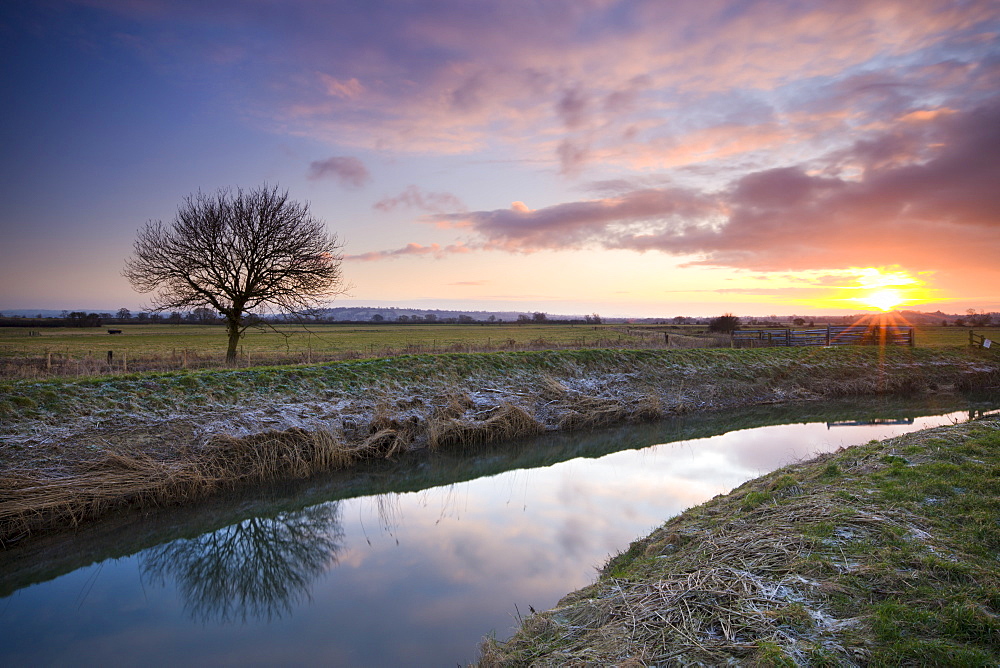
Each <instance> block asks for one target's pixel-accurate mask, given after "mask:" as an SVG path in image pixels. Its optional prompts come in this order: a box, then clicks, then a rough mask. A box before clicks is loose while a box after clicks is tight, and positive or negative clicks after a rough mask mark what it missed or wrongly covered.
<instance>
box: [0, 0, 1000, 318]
mask: <svg viewBox="0 0 1000 668" xmlns="http://www.w3.org/2000/svg"><path fill="white" fill-rule="evenodd" d="M998 31H1000V3H998V2H997V1H996V0H990V1H974V0H970V1H967V2H962V1H953V2H945V1H921V0H899V1H893V0H877V1H873V2H865V1H863V0H851V1H849V2H848V1H844V2H836V1H830V2H819V1H815V2H809V1H804V0H787V1H786V0H766V1H759V2H754V1H748V0H731V1H728V2H727V1H715V0H696V1H687V0H677V1H671V2H665V1H663V0H648V1H644V0H635V1H616V0H547V1H537V2H527V1H522V0H440V1H426V2H416V1H412V0H398V1H380V0H364V1H358V2H347V1H344V2H340V1H336V2H334V1H329V2H324V1H321V0H280V1H279V0H213V1H211V2H205V1H204V0H76V1H55V0H30V1H25V0H5V1H4V3H3V4H2V5H0V63H2V64H0V92H2V95H0V110H2V118H3V122H2V123H0V142H2V146H3V150H2V151H0V202H2V205H0V311H2V310H3V309H25V308H27V309H34V308H38V309H69V310H74V309H102V310H117V309H118V308H120V307H126V308H129V309H132V310H136V309H138V308H141V307H142V306H143V305H145V304H148V303H149V297H150V296H149V295H143V294H139V293H137V292H135V291H134V290H133V289H132V288H131V286H130V285H129V283H128V281H127V280H126V279H125V278H124V277H123V276H122V274H121V271H122V268H123V265H124V262H125V260H126V258H128V256H129V255H130V253H131V251H132V244H133V242H134V240H135V236H136V232H137V230H138V229H140V228H141V227H143V226H144V225H145V223H146V222H147V221H155V220H162V221H164V222H167V223H169V222H170V221H171V220H172V219H173V217H174V215H175V214H176V211H177V207H178V205H179V204H180V203H181V202H182V200H183V199H184V198H185V197H187V196H188V195H190V194H193V193H196V192H198V191H199V190H201V191H204V192H207V193H212V192H215V191H216V190H218V189H220V188H226V187H243V188H253V187H257V186H260V185H263V184H268V185H277V186H279V187H280V188H281V189H287V190H288V192H289V195H290V196H291V197H292V198H293V199H295V200H299V201H303V202H308V203H309V204H310V206H311V211H312V213H313V214H314V215H315V216H317V217H318V218H320V219H321V220H323V221H324V222H325V223H326V225H327V227H328V228H329V230H330V231H331V233H336V234H337V236H338V238H339V240H340V241H341V242H342V243H343V244H344V247H343V252H344V261H343V273H344V277H345V280H346V282H347V283H348V284H349V287H350V289H349V291H348V293H347V294H346V295H344V296H341V297H339V298H338V299H337V301H336V302H334V303H333V305H361V304H364V305H395V306H412V307H422V308H444V309H471V310H477V309H481V310H526V311H536V310H540V311H544V312H547V313H551V314H589V313H595V312H596V313H600V314H601V315H604V316H636V317H672V316H676V315H688V316H704V315H718V314H720V313H723V312H732V313H735V314H738V315H769V314H815V315H822V314H838V313H857V312H861V311H870V310H878V309H879V308H883V309H887V308H907V309H914V310H922V311H934V310H938V309H940V310H943V311H945V312H948V313H964V312H966V310H967V309H975V310H976V311H986V312H990V311H1000V39H998V34H997V33H998Z"/></svg>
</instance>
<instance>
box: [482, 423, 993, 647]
mask: <svg viewBox="0 0 1000 668" xmlns="http://www.w3.org/2000/svg"><path fill="white" fill-rule="evenodd" d="M997 480H1000V421H997V420H996V419H995V418H993V419H992V420H982V421H978V422H971V423H966V424H961V425H955V426H948V427H940V428H936V429H931V430H926V431H923V432H916V433H913V434H908V435H904V436H900V437H896V438H893V439H889V440H887V441H883V442H871V443H869V444H867V445H864V446H857V447H854V448H849V449H847V450H843V451H841V452H838V453H833V454H828V455H823V456H821V457H819V458H817V459H815V460H812V461H810V462H804V463H799V464H795V465H792V466H789V467H785V468H783V469H780V470H778V471H775V472H774V473H772V474H769V475H766V476H763V477H761V478H758V479H756V480H753V481H750V482H747V483H746V484H744V485H742V486H741V487H739V488H737V489H736V490H734V491H733V492H731V493H730V494H728V495H725V496H719V497H716V498H715V499H713V500H711V501H709V502H708V503H705V504H703V505H701V506H698V507H696V508H692V509H690V510H688V511H686V512H685V513H683V514H681V515H679V516H677V517H675V518H673V519H671V520H669V521H668V522H667V523H666V524H664V525H663V526H662V527H660V528H659V529H657V530H656V531H654V532H653V533H652V534H650V535H649V536H647V537H645V538H642V539H640V540H637V541H636V542H634V543H632V545H631V546H630V547H629V548H628V549H627V550H625V551H624V552H622V553H620V554H618V555H617V556H615V557H614V558H613V559H611V561H610V562H609V563H608V564H607V565H606V566H605V567H604V568H603V570H602V572H601V576H600V579H599V580H598V581H597V582H596V583H594V584H593V585H591V586H589V587H587V588H585V589H582V590H580V591H577V592H574V593H572V594H570V595H569V596H567V597H566V598H564V599H563V600H562V601H560V603H559V604H558V606H557V607H556V608H554V609H553V610H550V611H547V612H542V613H540V614H536V615H532V616H530V617H528V618H526V619H525V620H524V621H523V623H522V625H521V628H520V630H519V631H518V632H517V633H516V634H515V635H514V636H513V638H511V639H510V640H508V641H505V642H498V641H497V640H496V639H493V638H490V639H487V640H486V641H485V642H484V645H483V649H482V656H481V662H480V665H483V666H495V665H533V666H535V665H537V666H548V665H553V666H554V665H567V664H569V665H583V664H587V665H612V664H614V665H674V664H676V665H723V664H726V665H728V664H731V663H735V664H748V665H789V666H794V665H809V666H814V665H831V666H835V665H836V666H854V665H961V666H987V665H997V664H998V663H1000V568H998V562H997V554H1000V524H998V522H997V517H1000V485H998V483H997Z"/></svg>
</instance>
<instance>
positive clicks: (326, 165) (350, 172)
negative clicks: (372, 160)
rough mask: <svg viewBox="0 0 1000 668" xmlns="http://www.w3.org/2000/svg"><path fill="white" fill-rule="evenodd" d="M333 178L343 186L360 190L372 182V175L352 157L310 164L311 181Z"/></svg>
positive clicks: (335, 158)
mask: <svg viewBox="0 0 1000 668" xmlns="http://www.w3.org/2000/svg"><path fill="white" fill-rule="evenodd" d="M325 178H333V179H335V180H337V181H339V182H340V183H341V184H342V185H345V186H348V187H352V188H360V187H362V186H364V185H365V184H366V183H368V182H369V181H370V180H371V174H370V173H369V172H368V168H367V167H365V165H364V163H363V162H361V161H360V160H358V159H357V158H353V157H350V156H334V157H332V158H327V159H326V160H317V161H315V162H312V163H309V179H311V180H313V181H318V180H320V179H325Z"/></svg>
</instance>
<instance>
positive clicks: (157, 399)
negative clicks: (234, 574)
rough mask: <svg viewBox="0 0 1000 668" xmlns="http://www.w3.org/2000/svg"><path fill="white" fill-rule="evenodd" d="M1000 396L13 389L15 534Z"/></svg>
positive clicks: (306, 385)
mask: <svg viewBox="0 0 1000 668" xmlns="http://www.w3.org/2000/svg"><path fill="white" fill-rule="evenodd" d="M998 385H1000V362H998V360H997V358H996V357H995V356H988V355H984V354H982V353H981V352H977V351H965V350H954V351H941V350H922V349H916V350H912V349H902V350H896V349H893V350H878V349H865V348H853V349H852V348H839V349H783V350H781V349H771V350H697V351H606V350H601V351H569V352H553V351H543V352H538V353H500V354H481V355H477V354H473V355H419V356H410V357H400V358H393V359H381V360H361V361H357V362H348V363H340V364H331V365H325V366H313V367H282V368H267V369H249V370H239V371H216V372H198V373H187V374H163V375H157V376H135V377H130V378H121V377H117V378H109V379H89V380H86V381H75V382H71V381H62V382H48V383H8V384H6V385H5V386H4V388H3V389H4V394H5V395H6V397H7V398H6V401H5V408H4V410H3V412H2V413H0V415H2V417H3V420H4V422H3V426H2V435H0V438H2V441H0V466H2V471H3V473H2V477H0V498H2V499H3V501H2V502H0V541H2V542H3V544H4V545H8V546H9V545H12V544H16V543H18V542H21V541H24V540H28V539H30V538H31V537H32V536H33V535H39V534H43V533H46V532H50V531H53V530H58V529H60V528H64V527H68V526H74V525H77V524H79V523H80V522H82V521H86V520H88V519H91V518H94V517H99V516H101V515H103V514H105V513H107V512H109V511H111V510H114V509H118V508H121V507H123V506H133V507H137V508H141V507H149V506H156V505H165V504H176V503H188V502H192V501H195V500H197V499H200V498H204V497H205V496H206V495H209V494H212V493H215V492H218V491H220V490H223V489H226V488H231V487H234V486H239V485H241V484H247V483H254V482H261V481H273V480H282V479H295V478H305V477H308V476H310V475H313V474H315V473H317V472H320V471H326V470H331V469H338V468H339V469H344V468H350V467H351V466H353V465H354V464H356V463H357V462H359V461H361V460H366V459H374V458H386V457H389V458H391V457H396V456H399V455H401V454H402V453H405V452H408V451H412V450H419V449H423V448H438V449H440V448H461V447H464V446H467V445H472V444H480V443H488V442H497V441H504V440H509V439H513V438H518V437H521V436H526V435H530V434H537V433H541V432H545V431H558V430H564V431H565V430H580V429H590V428H595V427H600V426H606V425H612V424H619V423H625V422H630V421H647V420H654V419H658V418H660V417H664V416H667V415H671V414H680V413H687V412H691V411H702V410H713V409H719V408H727V407H736V406H749V405H759V404H773V403H781V402H786V401H790V400H821V399H824V398H830V397H842V396H859V395H867V394H897V393H922V392H949V391H954V390H966V389H976V388H988V387H995V386H998Z"/></svg>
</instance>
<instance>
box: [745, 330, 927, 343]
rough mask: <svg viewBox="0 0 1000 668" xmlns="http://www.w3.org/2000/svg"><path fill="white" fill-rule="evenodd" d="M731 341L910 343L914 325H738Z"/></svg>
mask: <svg viewBox="0 0 1000 668" xmlns="http://www.w3.org/2000/svg"><path fill="white" fill-rule="evenodd" d="M733 343H734V344H737V345H745V346H749V347H753V346H765V347H766V346H844V345H861V346H865V345H867V346H873V345H884V346H913V345H914V329H913V327H902V326H898V325H830V326H828V327H820V328H815V329H740V330H736V331H735V332H733Z"/></svg>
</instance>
